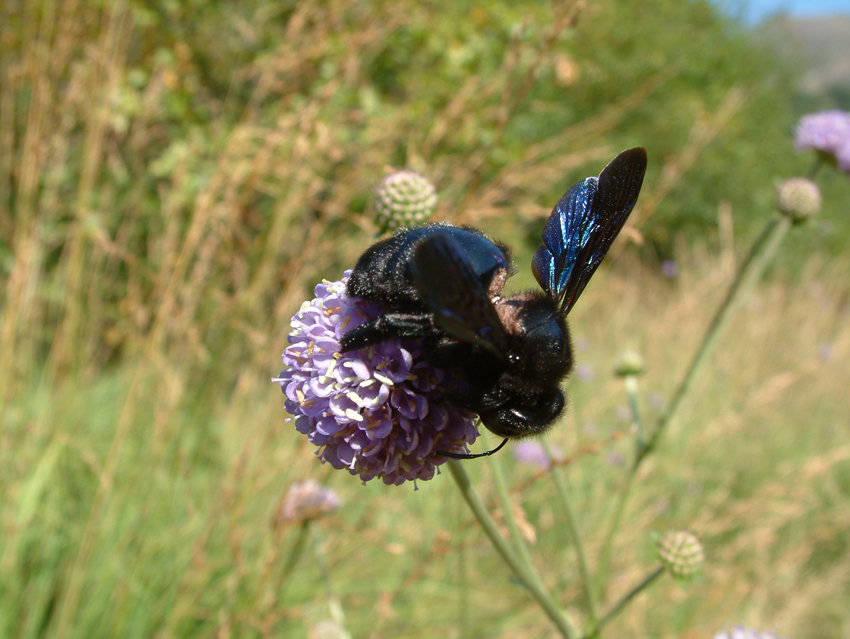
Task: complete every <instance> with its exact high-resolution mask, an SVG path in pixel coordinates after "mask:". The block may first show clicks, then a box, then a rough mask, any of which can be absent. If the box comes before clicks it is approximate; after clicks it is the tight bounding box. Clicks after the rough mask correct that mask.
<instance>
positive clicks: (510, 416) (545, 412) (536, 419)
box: [479, 386, 566, 439]
mask: <svg viewBox="0 0 850 639" xmlns="http://www.w3.org/2000/svg"><path fill="white" fill-rule="evenodd" d="M565 404H566V400H565V399H564V393H563V392H562V391H561V389H560V388H558V387H557V386H550V387H547V388H544V389H542V390H541V391H540V392H538V393H536V394H534V395H525V396H522V395H518V394H517V395H515V396H514V397H513V398H512V399H510V400H509V401H508V402H507V403H505V404H504V405H502V406H501V407H500V408H498V409H496V410H492V411H484V412H482V413H480V415H479V416H480V417H481V423H483V424H484V426H486V427H487V429H488V430H489V431H491V432H492V433H495V434H496V435H499V436H500V437H508V438H511V439H516V438H520V437H530V436H533V435H539V434H540V433H542V432H544V431H545V430H547V429H548V428H549V427H550V426H551V425H552V424H553V423H554V422H555V420H556V419H558V417H559V416H560V415H561V412H562V411H563V410H564V406H565Z"/></svg>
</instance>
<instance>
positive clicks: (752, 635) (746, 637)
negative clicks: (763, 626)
mask: <svg viewBox="0 0 850 639" xmlns="http://www.w3.org/2000/svg"><path fill="white" fill-rule="evenodd" d="M714 639H779V637H778V636H777V635H776V634H775V633H773V632H758V631H757V630H753V629H752V628H744V627H743V626H738V627H737V628H734V629H733V630H731V631H730V632H718V633H717V634H716V635H714Z"/></svg>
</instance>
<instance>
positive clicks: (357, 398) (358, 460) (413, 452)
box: [273, 271, 478, 485]
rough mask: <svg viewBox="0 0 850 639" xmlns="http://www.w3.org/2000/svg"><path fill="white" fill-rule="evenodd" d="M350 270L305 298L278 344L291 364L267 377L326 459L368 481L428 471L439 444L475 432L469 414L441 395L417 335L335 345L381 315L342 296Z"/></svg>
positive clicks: (460, 441) (426, 475)
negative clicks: (345, 348)
mask: <svg viewBox="0 0 850 639" xmlns="http://www.w3.org/2000/svg"><path fill="white" fill-rule="evenodd" d="M350 274H351V271H346V272H345V274H344V276H343V279H342V280H341V281H337V282H328V281H323V282H322V283H321V284H319V285H317V286H316V288H315V295H316V298H315V299H313V300H311V301H309V302H304V304H302V305H301V309H300V310H299V311H298V312H297V313H296V314H295V316H294V317H293V318H292V324H291V325H292V332H290V334H289V344H290V345H289V346H287V348H286V350H285V351H284V352H283V363H284V364H285V365H286V366H287V367H288V368H287V369H286V370H284V371H283V372H282V373H281V374H280V375H279V376H278V377H276V378H274V380H273V381H275V382H278V383H280V386H281V389H282V390H283V393H284V395H285V396H286V400H285V401H284V406H285V407H286V410H287V411H288V412H289V413H290V414H291V415H293V416H294V418H295V429H296V430H297V431H298V432H299V433H303V434H305V435H307V438H308V439H309V440H310V442H312V443H313V444H315V445H316V446H317V447H318V448H319V450H318V451H317V453H316V454H317V455H318V456H319V458H320V459H321V460H322V461H323V462H328V463H329V464H330V465H331V466H333V467H334V468H338V469H341V468H346V469H347V470H348V472H350V473H351V474H352V475H359V476H360V479H362V480H363V481H364V482H367V481H369V480H370V479H374V478H375V477H380V478H381V479H382V480H383V481H384V483H385V484H396V485H398V484H402V483H404V482H405V481H410V480H414V481H415V480H417V479H421V480H427V479H431V478H432V477H433V476H434V473H435V472H436V468H437V466H439V465H440V464H443V463H444V462H446V461H448V458H447V457H445V456H444V455H440V454H439V452H438V451H446V452H453V453H464V452H467V451H468V448H467V446H468V445H469V444H471V443H472V442H474V441H475V439H476V438H477V437H478V430H477V428H476V427H475V415H474V414H472V413H470V412H468V411H464V410H460V409H458V408H455V407H454V406H452V405H450V404H444V403H441V399H442V395H443V387H442V381H443V372H442V371H441V370H439V369H436V368H434V367H433V366H431V365H430V364H428V363H426V362H424V361H420V360H419V356H420V354H421V353H420V351H419V349H418V347H417V346H416V343H415V342H413V341H410V340H405V341H397V340H394V341H388V342H383V343H381V344H376V345H374V346H370V347H368V348H364V349H360V350H356V351H351V352H348V353H341V352H340V344H339V340H340V338H341V337H342V335H343V334H344V333H345V332H346V331H347V330H349V329H351V328H354V327H355V326H358V325H360V324H362V323H363V322H365V321H367V320H369V319H370V318H373V317H377V316H379V315H380V314H381V313H382V309H381V308H380V307H378V306H377V305H375V304H372V303H369V302H365V301H364V300H360V299H355V298H348V297H347V296H346V294H345V283H346V281H347V279H348V276H349V275H350Z"/></svg>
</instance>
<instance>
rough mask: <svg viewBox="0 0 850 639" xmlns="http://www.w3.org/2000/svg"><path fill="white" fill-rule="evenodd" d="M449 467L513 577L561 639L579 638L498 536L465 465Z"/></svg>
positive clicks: (541, 585)
mask: <svg viewBox="0 0 850 639" xmlns="http://www.w3.org/2000/svg"><path fill="white" fill-rule="evenodd" d="M446 465H447V466H448V467H449V473H450V474H451V476H452V479H454V481H455V483H456V484H457V487H458V488H459V489H460V493H461V495H463V498H464V500H466V503H467V505H468V506H469V509H470V510H471V511H472V514H473V515H475V518H476V519H477V520H478V523H479V524H481V528H482V529H483V530H484V533H485V534H486V535H487V536H488V537H489V538H490V541H491V542H492V544H493V547H494V548H495V549H496V551H497V552H498V553H499V555H501V557H502V559H503V560H504V562H505V563H506V564H507V565H508V567H509V568H510V569H511V570H512V571H513V573H514V576H515V577H516V578H517V579H518V580H519V582H520V583H521V584H522V585H523V586H525V588H526V590H528V592H529V594H530V595H531V596H532V597H533V598H534V599H535V600H536V601H537V603H538V604H540V607H541V608H542V609H543V611H544V612H545V613H546V616H547V617H549V619H550V620H551V621H552V623H554V624H555V626H556V627H557V628H558V631H559V633H560V634H561V636H562V637H565V639H576V638H577V637H578V636H579V632H578V630H577V629H576V626H575V624H574V623H573V622H572V620H570V618H569V616H568V615H567V613H566V612H565V611H564V610H562V609H561V608H560V606H558V604H557V603H555V601H554V600H553V599H552V597H551V596H550V595H549V593H548V592H547V591H546V589H545V588H544V587H543V584H542V583H541V582H540V580H539V578H538V577H537V575H536V574H535V573H533V572H531V573H529V572H528V571H527V570H526V567H525V565H524V564H523V563H522V562H520V560H519V559H517V557H516V555H515V554H514V551H513V549H511V547H510V545H509V544H508V542H507V540H506V539H505V538H504V537H503V536H502V534H501V533H500V532H499V529H498V528H497V527H496V523H495V522H494V521H493V518H492V517H490V513H488V512H487V509H486V508H485V507H484V504H483V503H482V501H481V498H480V497H479V496H478V493H477V492H475V489H474V488H473V487H472V483H471V482H470V481H469V476H468V475H467V474H466V471H465V470H464V469H463V464H461V462H459V461H457V460H455V459H450V460H449V461H448V462H447V463H446Z"/></svg>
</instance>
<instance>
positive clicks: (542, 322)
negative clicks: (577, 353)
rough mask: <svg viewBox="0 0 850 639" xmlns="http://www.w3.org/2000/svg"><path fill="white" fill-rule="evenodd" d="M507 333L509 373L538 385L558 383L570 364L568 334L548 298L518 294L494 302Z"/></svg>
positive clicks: (571, 361)
mask: <svg viewBox="0 0 850 639" xmlns="http://www.w3.org/2000/svg"><path fill="white" fill-rule="evenodd" d="M496 312H497V313H498V314H499V319H501V320H502V324H503V325H504V327H505V331H506V332H507V334H508V353H507V357H508V373H509V374H510V375H512V376H514V377H519V378H522V379H525V380H527V381H529V382H531V383H534V382H535V381H536V382H537V383H538V384H539V385H540V386H546V385H551V384H553V383H555V384H557V383H558V382H560V381H561V380H562V379H563V378H564V377H566V376H567V374H568V373H569V372H570V369H571V368H572V365H573V354H572V348H571V347H570V334H569V329H568V328H567V323H566V321H565V320H564V316H563V315H562V314H561V312H560V311H559V309H558V305H557V303H556V302H555V300H553V299H552V298H551V297H549V296H547V295H542V294H540V293H533V292H527V293H519V294H518V295H514V296H512V297H509V298H504V299H501V300H498V301H497V302H496Z"/></svg>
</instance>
